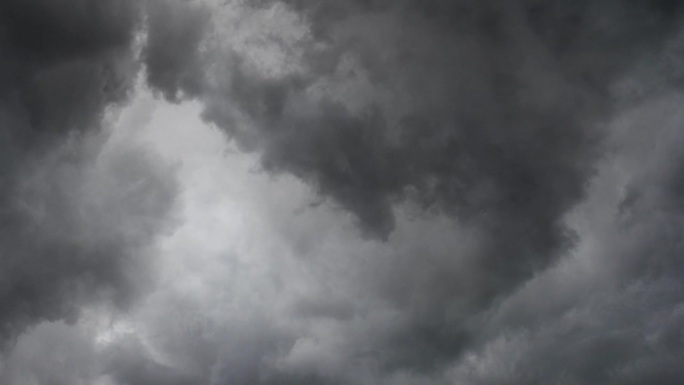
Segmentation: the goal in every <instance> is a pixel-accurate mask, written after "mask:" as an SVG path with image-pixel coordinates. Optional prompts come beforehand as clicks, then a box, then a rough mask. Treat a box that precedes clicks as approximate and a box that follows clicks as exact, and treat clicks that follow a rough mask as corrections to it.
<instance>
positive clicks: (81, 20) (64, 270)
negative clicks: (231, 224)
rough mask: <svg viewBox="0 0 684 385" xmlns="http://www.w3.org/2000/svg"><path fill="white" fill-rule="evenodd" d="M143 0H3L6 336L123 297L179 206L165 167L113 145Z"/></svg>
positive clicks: (2, 283) (0, 290)
mask: <svg viewBox="0 0 684 385" xmlns="http://www.w3.org/2000/svg"><path fill="white" fill-rule="evenodd" d="M141 16H142V15H141V12H140V4H138V2H136V1H127V0H112V1H88V0H82V1H81V0H78V1H76V0H57V1H52V0H49V1H47V0H46V1H43V0H28V1H24V0H7V1H2V2H1V3H0V52H1V55H0V154H2V155H0V156H1V157H2V162H0V177H1V178H2V179H1V182H0V229H1V233H2V235H0V245H1V246H0V342H2V344H3V347H4V346H6V345H5V343H6V342H9V341H12V340H14V339H15V338H16V337H17V335H18V334H19V333H21V332H23V331H24V330H25V329H26V328H27V327H29V326H32V325H34V324H36V323H40V322H42V321H45V320H58V319H67V320H74V319H75V318H76V317H77V316H78V313H79V309H80V307H81V305H82V304H83V303H85V302H88V301H91V300H94V299H106V300H108V301H111V302H112V303H114V304H116V305H118V306H123V305H125V304H126V303H127V302H128V301H130V299H131V298H133V297H132V296H133V294H134V293H135V292H136V290H137V289H138V288H139V287H140V286H141V285H142V284H143V283H144V282H145V277H144V273H143V271H144V270H145V269H144V268H145V262H143V261H142V260H141V258H140V257H139V255H138V254H139V253H142V252H143V249H144V247H145V246H146V245H147V242H148V241H149V239H151V237H152V236H153V235H154V234H155V233H156V231H157V230H158V228H159V227H160V226H161V225H162V224H163V218H164V216H165V215H166V213H167V212H168V210H169V209H170V207H171V204H172V201H173V196H174V193H173V192H174V190H175V187H174V184H173V182H172V179H171V176H170V175H167V173H168V172H169V170H166V169H164V168H163V167H160V166H159V165H158V164H157V162H156V160H154V158H153V157H151V156H148V155H146V154H144V152H143V150H142V149H111V148H110V149H109V150H110V153H109V154H105V152H106V151H107V150H106V149H105V148H106V147H107V146H106V145H105V144H104V142H106V138H105V135H102V134H99V131H98V130H99V128H101V126H102V119H103V118H104V114H105V109H106V108H107V107H108V106H110V105H113V104H117V103H120V102H123V101H124V100H125V99H126V97H127V95H128V93H129V89H130V88H131V85H132V83H133V81H134V79H135V76H136V75H135V74H136V71H137V68H138V67H139V65H138V64H137V63H136V58H135V52H134V42H135V36H136V33H137V32H136V31H137V29H138V26H139V25H140V21H141V20H142V19H141Z"/></svg>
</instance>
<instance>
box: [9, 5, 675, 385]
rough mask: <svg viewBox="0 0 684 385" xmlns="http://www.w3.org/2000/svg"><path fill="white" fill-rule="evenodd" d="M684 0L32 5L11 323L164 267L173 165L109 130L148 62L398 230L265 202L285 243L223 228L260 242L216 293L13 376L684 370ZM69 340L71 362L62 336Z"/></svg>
mask: <svg viewBox="0 0 684 385" xmlns="http://www.w3.org/2000/svg"><path fill="white" fill-rule="evenodd" d="M231 7H232V8H231ZM226 9H228V11H226ZM231 9H232V10H233V11H235V12H236V13H237V14H236V15H232V16H231V15H230V12H231V11H230V10H231ZM681 13H682V7H681V6H680V3H679V2H676V1H638V0H625V1H609V0H605V1H589V0H580V1H574V2H568V1H560V0H557V1H554V0H529V1H527V0H521V1H503V0H502V1H466V0H456V1H440V0H428V1H410V0H405V1H399V2H396V1H387V0H377V1H344V2H342V1H333V0H323V1H309V0H288V1H284V2H277V1H255V2H213V3H212V2H211V1H207V2H205V3H202V2H199V1H194V2H193V1H180V0H178V1H176V0H168V1H161V0H160V1H147V2H135V1H132V0H131V1H125V0H120V1H115V0H107V1H102V0H101V1H94V0H93V1H87V0H81V1H78V0H59V1H54V0H53V1H47V0H46V1H38V0H30V1H25V0H24V1H19V0H16V1H11V0H9V1H5V2H3V3H2V4H0V26H1V28H0V49H1V50H2V53H3V55H2V58H1V59H0V124H2V136H1V137H0V150H1V151H0V153H2V155H0V156H1V157H2V160H3V162H2V164H0V172H2V178H3V179H2V184H0V210H1V211H0V213H1V214H2V217H1V219H2V222H1V226H2V236H1V238H0V240H1V241H2V250H1V251H2V255H1V257H2V259H1V261H2V262H1V263H2V265H1V266H0V268H1V269H0V271H1V272H0V279H1V280H0V339H3V340H5V341H6V340H12V339H15V338H17V336H18V335H19V334H21V333H22V332H23V331H25V330H26V329H27V327H29V326H31V325H35V324H39V323H41V322H42V321H54V320H62V319H66V320H73V319H75V317H76V316H77V315H78V314H79V310H80V309H81V307H82V306H83V304H85V303H90V302H92V301H94V300H100V301H106V302H111V303H113V304H114V305H118V306H125V305H127V304H129V303H130V301H131V300H132V299H134V298H135V297H136V294H138V293H139V292H141V291H143V290H146V289H149V288H148V287H144V285H145V284H146V279H147V278H148V277H147V275H146V273H147V271H148V269H147V261H145V260H144V259H141V258H140V255H141V253H144V249H145V246H146V245H147V244H148V242H149V240H150V239H151V238H153V237H154V236H155V234H157V233H158V231H159V229H160V228H163V227H164V225H165V223H166V221H165V219H166V215H167V214H168V211H169V209H170V208H171V205H172V203H173V198H174V191H175V186H174V184H173V183H172V182H171V181H170V180H169V174H170V170H168V169H165V168H164V167H160V166H159V165H158V164H157V163H156V160H155V159H154V157H152V156H148V155H147V154H145V153H144V150H142V149H135V148H134V149H130V148H125V149H122V148H116V147H115V148H113V149H112V148H109V150H107V148H108V147H107V145H106V144H102V143H99V142H98V141H97V140H100V139H96V140H95V142H92V140H93V139H92V137H95V138H100V137H99V136H98V135H90V134H87V133H86V134H83V132H84V131H85V132H87V131H88V130H92V129H96V128H98V127H99V126H100V125H101V124H102V122H101V121H102V118H103V116H104V111H105V109H106V108H107V106H109V105H117V104H118V103H121V102H122V101H124V100H125V99H126V97H127V95H128V93H129V90H130V88H131V84H132V82H133V80H134V79H135V77H136V75H137V73H138V72H139V71H140V70H142V71H144V72H143V74H144V76H145V80H146V82H147V84H148V85H149V86H150V87H151V88H152V89H153V91H155V92H158V93H160V95H163V96H164V97H165V98H167V99H168V100H171V101H174V102H180V101H182V100H184V99H185V100H190V99H192V100H197V101H199V102H201V103H202V105H203V108H204V112H203V117H204V118H205V119H206V120H207V121H209V122H211V123H214V124H216V125H217V126H219V127H220V128H221V129H222V130H223V131H224V132H226V133H227V134H228V136H229V137H230V138H231V139H232V140H234V141H235V142H236V143H237V144H238V146H239V147H240V148H242V149H245V150H250V151H254V152H256V153H257V154H258V155H259V156H260V160H261V165H262V167H263V168H264V169H265V170H267V171H269V172H271V173H275V174H280V173H284V174H292V175H294V176H296V177H297V178H299V179H300V180H302V181H303V182H305V183H306V184H308V185H310V186H312V187H313V188H314V189H315V191H316V192H317V193H318V194H319V195H320V196H322V197H324V198H330V200H331V201H332V202H333V203H334V205H336V206H337V207H338V208H340V207H341V208H342V209H343V210H344V211H346V212H349V213H351V214H352V215H353V216H354V217H355V218H356V219H357V224H358V227H359V228H360V229H361V231H362V232H363V233H364V234H365V235H366V236H367V237H369V238H371V239H370V240H368V239H366V240H359V239H355V238H353V237H349V238H345V237H343V236H339V238H336V237H337V236H338V235H335V234H333V235H330V234H329V233H328V230H326V229H324V227H325V226H327V225H330V226H333V228H335V229H338V227H334V226H336V225H335V224H334V223H337V222H334V223H333V221H332V220H329V219H325V218H323V219H321V218H319V217H315V215H317V214H311V215H314V217H315V219H313V220H312V222H313V223H309V224H307V225H305V226H303V227H302V228H297V226H298V225H297V222H296V220H293V219H291V218H287V219H283V218H282V216H284V214H282V212H280V211H277V210H274V212H275V213H273V212H270V211H268V209H264V211H263V212H267V213H268V215H271V216H272V217H273V218H270V217H269V218H268V219H269V220H271V219H272V222H273V223H269V226H266V227H264V228H266V229H267V230H263V229H259V231H261V230H263V232H264V234H259V235H263V238H264V239H259V240H258V241H257V242H255V243H259V241H261V243H264V244H267V245H268V246H263V247H264V250H265V251H264V250H256V249H258V248H259V247H262V246H254V248H255V250H252V251H254V253H255V255H247V256H240V255H232V254H231V252H232V250H228V251H224V250H220V253H222V254H231V255H230V257H225V256H223V255H222V257H221V258H220V259H219V260H220V262H215V261H214V263H215V265H211V267H210V268H207V269H206V270H207V271H204V273H203V274H205V275H203V276H202V277H201V278H202V279H196V278H197V277H193V279H196V280H197V281H202V280H203V279H204V278H211V279H213V281H210V282H211V285H215V286H216V290H206V291H201V290H200V289H198V292H199V293H200V294H199V295H197V298H196V297H193V295H194V294H193V288H196V287H197V286H200V287H202V286H201V285H202V284H199V283H197V282H193V284H191V285H188V286H190V288H184V290H186V291H184V290H180V289H178V292H175V291H174V290H173V289H171V288H164V287H158V288H156V290H157V291H156V292H155V293H154V294H155V295H157V297H155V296H152V297H150V298H151V299H150V300H149V302H147V303H146V305H147V306H145V309H136V310H137V311H138V313H137V314H136V315H137V317H139V318H135V320H136V321H137V322H139V324H137V325H135V326H136V328H134V330H133V331H130V333H129V334H130V336H127V337H124V338H121V339H120V340H116V342H114V343H111V344H110V345H109V346H108V348H107V349H105V350H103V351H101V350H97V349H96V348H95V346H94V342H93V341H94V339H95V338H96V336H94V335H89V334H88V333H86V332H83V331H79V330H78V329H73V328H77V327H68V326H64V325H61V324H59V323H43V324H42V325H41V326H39V327H38V328H36V329H35V330H34V331H32V332H30V333H28V334H24V336H23V337H22V338H20V339H19V343H18V345H17V348H16V349H15V350H13V351H11V352H10V353H8V354H7V359H6V360H5V361H4V367H3V368H2V369H3V370H2V371H1V372H0V379H6V380H7V381H9V382H10V383H17V384H18V383H23V382H22V381H24V380H23V378H24V377H22V376H24V375H26V376H29V377H30V376H32V378H34V379H36V380H35V381H37V382H39V383H48V382H50V381H52V382H54V383H78V381H79V380H80V381H81V382H85V383H92V382H93V381H95V380H96V379H106V382H105V383H114V384H117V385H118V384H159V385H167V384H186V383H187V384H190V383H192V384H198V383H199V384H203V383H206V384H212V385H213V384H223V383H235V384H247V383H250V384H253V383H266V384H268V383H273V384H287V383H293V384H294V383H310V384H359V385H361V384H450V383H454V382H456V383H463V384H501V383H504V384H507V383H508V384H537V383H538V384H548V383H561V384H565V383H568V384H574V383H608V384H616V385H618V384H625V385H626V384H633V383H634V384H636V383H655V384H674V383H678V382H681V379H682V376H684V373H682V370H681V369H680V368H679V365H678V362H680V361H681V359H682V358H684V357H683V356H684V353H683V352H684V350H683V347H684V343H683V342H682V327H681V325H682V320H683V319H684V316H683V315H682V314H683V313H682V310H681V309H682V303H684V302H683V301H684V290H683V289H682V287H681V285H680V284H679V283H678V282H680V281H681V278H682V271H683V270H682V268H683V265H682V262H681V258H680V256H681V252H682V250H681V248H682V247H681V234H682V229H684V227H682V223H681V219H680V217H681V209H682V207H681V206H682V203H683V202H684V200H683V199H682V194H683V193H684V188H683V187H682V186H683V185H684V183H683V182H682V177H681V171H682V166H681V164H682V159H683V158H682V153H681V148H684V147H682V134H681V132H682V130H681V128H680V127H681V122H682V121H684V119H682V118H681V116H680V115H678V110H679V106H681V103H682V99H681V97H680V96H679V94H678V92H679V90H678V87H679V86H680V85H681V80H682V72H681V70H680V69H679V64H678V63H680V62H681V59H682V57H684V56H682V52H684V51H683V50H682V49H681V47H682V43H681V42H682V41H684V40H682V39H681V36H682V33H681V27H682V25H681ZM231 17H232V18H231ZM138 38H139V40H136V39H138ZM136 42H139V43H140V44H141V46H140V47H136ZM136 48H140V52H139V53H136ZM654 127H655V128H654ZM67 138H70V139H67ZM217 179H219V178H218V177H217ZM257 193H261V192H255V194H257ZM268 196H269V197H275V196H277V195H268ZM261 204H264V205H265V206H267V204H266V203H264V202H261ZM324 206H325V205H324ZM326 207H327V206H326ZM245 210H247V209H245ZM408 210H413V211H412V213H413V214H416V217H417V218H416V220H415V221H410V220H407V219H406V218H405V215H406V211H408ZM254 212H257V211H254ZM258 212H259V213H260V214H263V212H262V211H258ZM207 215H208V214H207ZM569 217H578V218H580V219H578V220H577V221H576V222H573V221H572V220H569V219H568V218H569ZM575 219H576V218H575ZM202 220H203V221H204V218H203V219H202ZM568 223H572V226H570V225H569V224H568ZM578 223H579V224H578ZM254 226H255V227H256V225H254ZM283 228H286V229H283ZM340 231H341V230H340ZM332 232H333V231H330V233H332ZM283 239H284V240H283ZM378 239H379V240H380V241H376V240H378ZM279 242H284V243H285V244H284V245H281V244H280V243H279ZM287 242H292V243H294V244H295V245H294V246H293V245H289V244H287ZM236 243H239V242H236ZM246 243H249V242H246ZM271 243H273V244H274V245H276V246H272V245H271ZM280 246H282V247H280ZM575 246H576V247H575ZM212 247H213V245H212ZM231 247H232V246H231ZM236 247H237V246H236ZM271 248H272V249H273V250H271ZM290 248H291V249H292V250H291V249H290ZM210 249H211V247H207V249H206V250H204V249H203V250H204V251H206V252H207V253H210V252H214V251H212V250H210ZM182 252H185V251H182ZM193 252H197V251H196V250H193ZM179 253H180V251H179ZM281 253H282V255H280V254H281ZM297 253H299V254H297ZM262 254H278V258H275V257H271V256H270V255H269V256H268V257H264V256H263V255H262ZM290 254H295V256H294V257H293V256H292V255H290ZM300 254H301V255H300ZM561 256H563V257H565V258H560V257H561ZM241 258H242V259H241ZM198 260H199V261H204V260H203V259H201V258H198ZM246 261H247V262H246ZM222 263H225V264H232V263H234V265H235V266H237V267H234V268H233V270H230V269H227V268H225V266H223V265H221V264H222ZM252 264H253V265H252ZM288 264H292V265H294V266H291V265H288ZM219 265H220V266H219ZM231 266H232V265H231ZM202 267H203V266H200V267H199V269H200V270H201V268H202ZM214 267H216V271H214V269H213V268H214ZM182 268H183V269H185V270H192V269H189V268H188V269H186V267H184V266H183V267H182ZM193 268H196V266H193ZM222 268H225V271H224V270H222ZM209 270H211V271H209ZM229 272H230V273H231V274H232V275H231V274H229ZM187 273H188V274H192V273H191V272H187ZM212 274H217V276H216V277H214V276H212ZM223 274H225V276H224V275H223ZM188 293H189V294H188ZM184 296H187V298H186V297H184ZM176 297H178V298H180V299H181V300H177V299H178V298H176ZM160 298H161V299H160ZM169 298H171V300H169ZM174 298H175V299H176V300H173V299H174ZM183 300H186V301H187V304H186V303H185V302H183ZM184 317H186V318H184ZM187 317H189V318H187ZM184 319H190V320H191V321H190V322H184ZM78 327H80V326H78ZM81 332H83V333H85V335H81ZM70 333H73V334H70ZM97 338H99V336H98V337H97ZM41 341H43V342H46V343H47V344H46V345H45V346H47V348H48V349H47V350H48V351H47V352H43V351H42V350H40V349H39V348H36V346H38V345H40V344H41V343H42V342H41ZM58 345H59V346H66V348H65V349H64V350H63V354H66V355H67V359H66V361H65V362H67V363H68V367H60V366H51V365H52V361H51V360H50V358H49V357H46V355H49V353H50V352H51V351H52V350H53V349H56V348H55V346H58ZM27 373H28V374H27ZM55 374H61V376H56V375H55ZM103 381H104V380H103Z"/></svg>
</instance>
